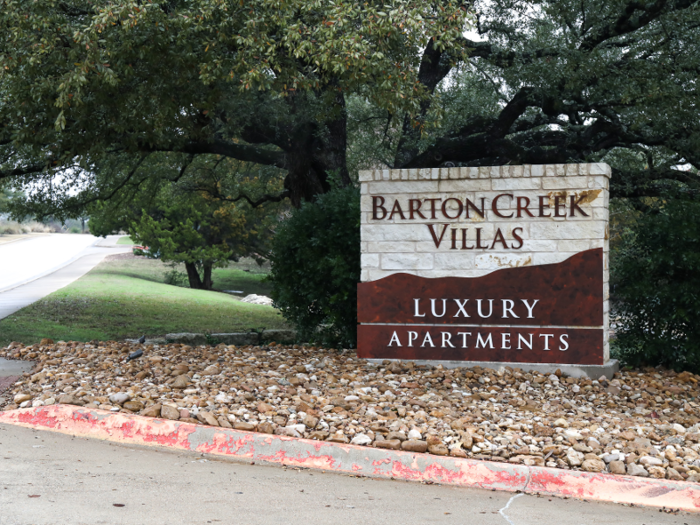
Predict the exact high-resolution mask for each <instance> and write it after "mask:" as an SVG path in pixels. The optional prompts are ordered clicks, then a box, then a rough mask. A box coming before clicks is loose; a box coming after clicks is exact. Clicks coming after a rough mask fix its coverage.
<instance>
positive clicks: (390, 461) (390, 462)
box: [0, 405, 700, 512]
mask: <svg viewBox="0 0 700 525" xmlns="http://www.w3.org/2000/svg"><path fill="white" fill-rule="evenodd" d="M0 423H6V424H10V425H19V426H23V427H29V428H35V429H40V430H50V431H53V432H60V433H63V434H70V435H74V436H81V437H88V438H96V439H103V440H107V441H114V442H117V443H125V444H130V445H146V446H161V447H167V448H172V449H176V450H187V451H192V452H200V453H206V454H214V455H219V456H226V457H229V458H233V459H238V460H246V461H261V462H265V463H271V464H278V465H287V466H293V467H303V468H313V469H320V470H328V471H333V472H340V473H346V474H353V475H359V476H369V477H376V478H391V479H400V480H406V481H423V482H432V483H441V484H445V485H455V486H462V487H472V488H480V489H491V490H503V491H508V492H524V493H527V494H542V495H548V496H559V497H572V498H578V499H586V500H593V501H606V502H614V503H628V504H634V505H641V506H647V507H666V508H669V509H680V510H684V511H688V512H700V485H698V484H695V483H688V482H681V481H669V480H662V479H647V478H637V477H629V476H614V475H610V474H596V473H590V472H579V471H571V470H560V469H552V468H544V467H526V466H524V465H511V464H508V463H496V462H491V461H477V460H470V459H461V458H453V457H441V456H433V455H429V454H418V453H413V452H403V451H394V450H385V449H379V448H371V447H360V446H355V445H345V444H341V443H330V442H328V441H312V440H308V439H298V438H291V437H286V436H273V435H270V434H260V433H256V432H244V431H239V430H231V429H226V428H220V427H210V426H203V425H194V424H191V423H181V422H178V421H169V420H165V419H156V418H149V417H144V416H137V415H130V414H123V413H112V412H107V411H104V410H94V409H92V410H89V409H84V408H81V407H76V406H69V405H51V406H43V407H37V408H25V409H20V410H12V411H8V412H2V413H0Z"/></svg>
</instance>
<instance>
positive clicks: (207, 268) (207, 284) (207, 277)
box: [202, 262, 214, 290]
mask: <svg viewBox="0 0 700 525" xmlns="http://www.w3.org/2000/svg"><path fill="white" fill-rule="evenodd" d="M211 270H212V267H211V263H210V262H205V263H204V281H203V283H202V288H204V289H205V290H211V289H212V287H213V285H214V283H213V282H212V280H211Z"/></svg>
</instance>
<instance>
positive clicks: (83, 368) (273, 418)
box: [0, 334, 700, 482]
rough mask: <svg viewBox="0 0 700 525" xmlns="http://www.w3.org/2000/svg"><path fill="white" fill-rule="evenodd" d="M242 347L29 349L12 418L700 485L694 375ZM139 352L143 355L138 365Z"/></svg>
mask: <svg viewBox="0 0 700 525" xmlns="http://www.w3.org/2000/svg"><path fill="white" fill-rule="evenodd" d="M242 335H243V336H246V337H250V339H249V340H248V342H249V343H250V344H233V343H227V342H223V344H218V345H217V346H206V345H204V346H198V345H196V344H195V341H194V340H193V339H191V338H190V339H188V340H187V341H188V342H183V343H177V344H166V345H160V344H158V345H156V344H151V345H148V344H146V345H139V344H136V343H129V342H125V343H115V342H93V343H77V342H76V343H72V342H69V343H66V342H61V341H59V342H58V343H54V344H49V345H44V346H40V345H39V346H37V345H34V346H32V347H24V346H23V345H21V344H16V345H14V346H13V347H12V348H7V349H0V357H7V356H10V357H17V358H24V359H27V360H29V359H31V360H32V361H35V362H36V367H37V369H36V371H35V373H34V374H32V375H31V376H30V375H26V376H23V377H20V378H18V379H17V380H13V381H12V382H11V383H10V384H9V390H8V391H7V392H6V393H5V394H4V397H3V398H2V401H0V403H2V406H0V408H1V409H4V410H7V409H15V408H17V407H18V406H23V407H29V406H34V407H40V406H42V405H50V404H52V403H55V402H56V401H57V400H58V402H64V403H65V402H68V403H72V404H76V405H82V406H87V407H90V408H95V407H99V408H100V409H103V410H111V411H116V412H118V411H120V410H125V409H126V410H130V411H133V412H138V413H140V414H142V415H145V416H153V417H157V416H160V417H162V418H166V419H172V420H180V421H183V422H187V423H194V424H205V425H211V426H222V427H226V428H227V425H230V426H233V427H234V428H237V429H239V430H246V431H256V430H257V431H258V432H266V433H270V434H272V433H278V434H282V435H289V436H295V437H296V436H299V437H303V438H307V439H316V440H329V441H334V442H338V443H349V442H351V441H352V443H354V444H356V445H360V446H374V447H377V448H386V449H391V450H400V449H402V448H403V449H404V450H407V451H410V452H411V453H421V452H427V453H429V454H434V455H446V454H450V455H452V456H453V457H465V458H473V459H489V460H493V461H503V462H511V463H516V464H522V465H546V466H548V467H557V468H574V469H581V470H587V471H590V472H603V471H609V472H611V473H613V474H618V475H622V474H625V473H628V474H630V475H635V476H650V475H651V476H654V477H659V478H660V477H664V478H666V479H673V480H679V479H678V478H679V477H680V478H686V479H687V481H689V482H700V406H699V403H698V402H697V399H698V398H700V389H699V388H698V384H699V383H700V376H696V375H694V374H689V373H684V374H683V375H681V374H676V373H675V372H673V371H669V370H662V369H648V370H634V371H621V372H618V373H616V374H615V376H614V378H613V379H612V380H610V381H591V380H588V379H585V378H573V377H566V376H564V375H560V374H546V375H545V374H539V373H537V372H524V371H523V370H519V369H517V368H515V367H503V368H501V369H499V370H490V369H485V368H479V367H475V368H472V369H446V368H443V367H442V366H440V365H439V364H438V365H418V364H415V363H412V362H403V361H385V362H383V363H369V362H367V361H365V360H362V359H358V358H356V356H355V354H354V352H353V351H343V350H342V349H338V350H327V349H324V348H319V347H313V346H305V345H285V343H282V342H281V336H280V335H279V334H274V337H273V336H271V339H274V343H275V344H274V345H268V346H259V343H260V337H258V335H257V334H253V335H252V336H251V335H250V334H242ZM209 340H210V341H211V340H212V338H209ZM240 341H241V340H239V342H240ZM137 349H143V351H144V356H143V357H142V358H140V359H138V360H134V361H131V362H126V357H127V356H128V355H129V354H130V353H133V352H134V351H136V350H137ZM29 356H32V357H31V358H30V357H29ZM681 377H682V379H681ZM667 392H670V393H672V395H670V394H667ZM16 401H18V402H16ZM122 407H123V408H122ZM158 407H160V409H158ZM159 412H160V413H159ZM402 443H403V447H402ZM640 458H641V459H640ZM606 464H607V466H605V465H606ZM645 465H646V467H645ZM696 469H698V470H699V471H696Z"/></svg>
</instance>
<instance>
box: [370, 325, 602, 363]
mask: <svg viewBox="0 0 700 525" xmlns="http://www.w3.org/2000/svg"><path fill="white" fill-rule="evenodd" d="M426 334H428V335H426ZM443 334H445V335H443ZM399 344H400V345H401V346H399ZM409 344H411V346H409ZM431 344H432V345H434V346H431ZM451 345H452V346H451ZM453 346H454V347H453ZM529 346H531V347H532V348H529ZM547 348H548V350H547ZM357 356H358V357H362V358H365V359H429V360H449V361H500V362H514V363H557V364H579V365H602V364H604V358H603V330H602V329H591V328H579V329H576V328H525V327H500V328H493V327H465V326H461V327H457V326H444V325H443V326H425V325H359V326H358V327H357Z"/></svg>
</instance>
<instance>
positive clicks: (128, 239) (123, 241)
mask: <svg viewBox="0 0 700 525" xmlns="http://www.w3.org/2000/svg"><path fill="white" fill-rule="evenodd" d="M117 244H128V245H129V246H132V245H133V244H134V241H132V240H131V237H129V236H128V235H125V236H124V237H119V240H118V241H117Z"/></svg>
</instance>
